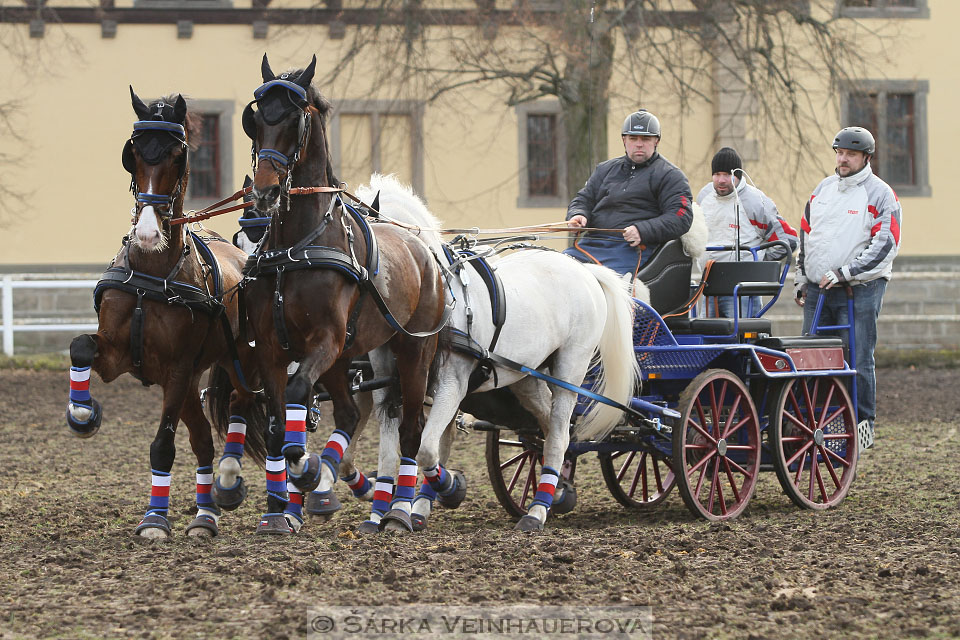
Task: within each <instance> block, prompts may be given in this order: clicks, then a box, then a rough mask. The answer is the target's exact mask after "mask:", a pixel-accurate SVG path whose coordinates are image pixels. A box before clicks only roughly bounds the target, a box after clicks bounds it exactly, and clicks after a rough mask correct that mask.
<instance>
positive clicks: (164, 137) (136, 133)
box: [120, 101, 187, 219]
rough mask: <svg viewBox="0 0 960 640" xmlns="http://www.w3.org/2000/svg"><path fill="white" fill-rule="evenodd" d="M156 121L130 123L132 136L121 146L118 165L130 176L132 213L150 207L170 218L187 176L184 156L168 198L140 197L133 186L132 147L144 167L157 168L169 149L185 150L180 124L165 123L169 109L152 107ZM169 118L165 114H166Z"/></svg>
mask: <svg viewBox="0 0 960 640" xmlns="http://www.w3.org/2000/svg"><path fill="white" fill-rule="evenodd" d="M156 109H157V113H156V115H155V117H156V118H157V119H156V120H138V121H137V122H134V123H133V133H132V134H130V139H129V140H127V142H126V144H124V145H123V153H122V155H121V158H120V159H121V162H122V164H123V168H124V169H126V170H127V172H128V173H129V174H130V192H131V193H133V195H134V197H135V198H136V202H137V204H136V210H137V211H139V210H140V209H142V208H143V207H145V206H152V207H154V208H155V209H156V210H157V213H158V214H159V215H160V217H162V218H165V219H168V218H172V217H173V203H174V202H176V201H177V199H178V198H179V197H180V194H181V192H182V191H183V182H184V179H185V177H186V174H187V162H186V156H184V159H183V160H182V161H181V162H180V167H179V169H180V175H179V176H178V177H177V186H176V187H175V188H174V190H173V193H171V194H170V195H168V196H164V195H157V194H153V193H141V192H140V187H139V185H137V160H136V156H135V155H134V153H133V150H134V147H136V149H137V151H138V152H139V154H140V157H141V158H142V159H143V161H144V162H146V163H147V164H158V163H159V162H160V160H161V159H162V158H163V157H164V156H165V155H167V154H168V153H169V151H170V148H171V147H172V146H175V145H179V146H180V147H181V148H182V149H183V150H184V151H186V149H187V134H186V131H185V130H184V128H183V125H182V124H178V123H176V122H166V121H164V120H163V118H164V117H165V110H166V111H170V105H167V104H165V103H164V102H163V101H160V102H158V103H157V104H156ZM167 115H169V114H167Z"/></svg>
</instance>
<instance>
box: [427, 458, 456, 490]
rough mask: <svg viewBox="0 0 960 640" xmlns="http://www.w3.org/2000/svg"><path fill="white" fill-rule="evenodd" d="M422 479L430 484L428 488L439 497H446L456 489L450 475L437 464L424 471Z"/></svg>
mask: <svg viewBox="0 0 960 640" xmlns="http://www.w3.org/2000/svg"><path fill="white" fill-rule="evenodd" d="M423 477H424V479H425V480H426V481H427V482H429V483H430V488H431V489H433V490H434V492H435V493H437V494H439V495H441V496H448V495H450V494H451V493H453V491H454V489H456V487H455V486H454V484H453V481H452V478H451V477H450V474H449V473H447V470H446V469H444V468H443V467H442V466H441V465H439V464H438V465H437V466H435V467H433V468H432V469H424V470H423ZM421 491H422V489H421Z"/></svg>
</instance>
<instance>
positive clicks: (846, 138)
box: [833, 127, 877, 156]
mask: <svg viewBox="0 0 960 640" xmlns="http://www.w3.org/2000/svg"><path fill="white" fill-rule="evenodd" d="M837 149H851V150H853V151H863V152H864V153H865V154H867V155H868V156H872V155H873V154H874V152H875V151H876V150H877V141H876V140H874V139H873V134H872V133H870V132H869V131H867V130H866V129H864V128H863V127H844V128H843V129H840V132H839V133H837V136H836V137H835V138H834V139H833V150H834V151H836V150H837Z"/></svg>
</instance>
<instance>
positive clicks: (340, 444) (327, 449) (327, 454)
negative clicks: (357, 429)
mask: <svg viewBox="0 0 960 640" xmlns="http://www.w3.org/2000/svg"><path fill="white" fill-rule="evenodd" d="M349 446H350V436H349V435H347V432H346V431H341V430H340V429H334V430H333V433H331V434H330V439H329V440H327V444H326V445H325V446H324V447H323V453H321V454H320V461H321V462H322V463H323V464H325V465H327V466H328V467H330V471H332V472H333V477H334V478H336V477H337V474H338V473H340V461H341V460H343V452H344V451H346V450H347V447H349Z"/></svg>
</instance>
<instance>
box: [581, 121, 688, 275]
mask: <svg viewBox="0 0 960 640" xmlns="http://www.w3.org/2000/svg"><path fill="white" fill-rule="evenodd" d="M620 137H621V140H622V142H623V148H624V155H622V156H620V157H618V158H613V159H611V160H607V161H606V162H601V163H600V164H599V165H597V168H596V169H595V170H594V172H593V175H591V176H590V178H589V179H588V180H587V182H586V184H585V185H584V186H583V188H582V189H580V191H579V192H578V193H577V195H576V196H574V198H573V200H572V201H571V202H570V205H569V206H568V207H567V217H566V219H567V224H568V225H569V226H570V227H571V228H574V229H579V228H594V229H603V231H587V232H585V233H584V237H583V238H578V239H577V241H575V242H574V245H573V247H571V248H569V249H567V250H566V251H564V253H566V254H567V255H570V256H572V257H574V258H576V259H577V260H579V261H581V262H592V263H596V264H603V265H604V266H607V267H609V268H611V269H613V270H614V271H617V272H618V273H621V274H628V273H629V274H630V275H631V276H633V277H636V276H637V274H638V273H639V272H640V270H641V268H642V267H643V266H645V265H646V264H647V262H648V260H649V259H650V257H651V256H652V255H653V254H654V252H655V251H656V250H657V249H658V248H659V247H660V246H662V245H663V244H665V243H666V242H668V241H669V240H673V239H676V238H680V237H681V236H682V235H683V234H685V233H686V232H687V231H688V230H689V229H690V225H691V224H692V222H693V210H692V208H691V207H692V203H693V195H692V194H691V192H690V183H689V182H688V181H687V177H686V176H685V175H684V173H683V171H681V170H680V169H679V168H678V167H677V166H675V165H674V164H673V163H671V162H670V161H669V160H667V159H666V158H664V157H663V156H662V155H661V154H660V153H659V152H658V151H657V146H658V145H659V144H660V121H659V120H658V119H657V117H656V116H654V115H653V114H652V113H650V112H649V111H647V110H646V109H640V110H639V111H635V112H634V113H631V114H630V115H628V116H627V118H626V120H624V121H623V128H622V130H621V135H620ZM620 229H622V231H617V232H614V231H612V230H620ZM620 236H622V237H620Z"/></svg>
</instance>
